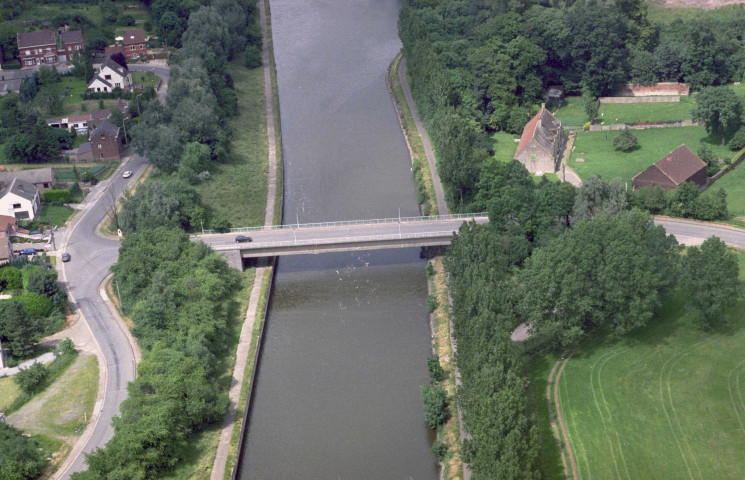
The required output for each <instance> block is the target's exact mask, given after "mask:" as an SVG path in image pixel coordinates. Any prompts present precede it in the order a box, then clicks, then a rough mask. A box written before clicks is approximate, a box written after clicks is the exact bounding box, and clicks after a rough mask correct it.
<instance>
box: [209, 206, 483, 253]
mask: <svg viewBox="0 0 745 480" xmlns="http://www.w3.org/2000/svg"><path fill="white" fill-rule="evenodd" d="M470 220H475V221H476V222H477V223H486V222H488V217H487V216H486V215H485V214H472V215H457V216H441V217H410V218H402V219H401V221H399V219H380V220H360V221H351V222H333V223H322V224H305V225H302V224H301V225H282V226H278V227H268V228H264V227H258V228H253V229H236V230H234V231H233V232H231V233H222V234H205V235H196V236H195V239H198V240H202V241H204V242H205V243H207V244H208V245H210V246H211V247H212V248H214V249H215V250H217V251H223V252H228V251H239V252H240V254H241V256H243V257H266V256H277V255H300V254H308V253H321V252H333V251H347V250H362V249H365V250H369V249H377V248H405V247H413V246H429V245H448V244H449V243H450V239H451V238H452V236H453V232H455V231H457V230H458V228H460V226H461V225H462V224H463V222H464V221H470ZM238 232H245V233H242V234H243V235H247V236H250V237H251V238H252V239H253V241H252V242H250V243H248V242H247V243H237V242H236V241H235V237H236V235H238V234H239V233H238Z"/></svg>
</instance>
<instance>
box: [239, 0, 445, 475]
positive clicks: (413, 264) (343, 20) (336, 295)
mask: <svg viewBox="0 0 745 480" xmlns="http://www.w3.org/2000/svg"><path fill="white" fill-rule="evenodd" d="M400 7H401V5H400V1H397V0H305V1H303V2H297V1H294V0H272V1H271V15H272V30H273V39H274V53H275V58H276V63H277V76H278V86H279V101H280V117H281V124H282V145H283V155H284V175H285V191H284V221H285V223H295V222H297V221H299V222H300V223H304V222H317V221H332V220H347V219H361V218H381V217H395V216H397V215H398V214H399V209H400V214H401V215H405V216H406V215H417V214H418V208H417V203H416V190H415V186H414V182H413V180H412V175H411V171H410V168H411V164H410V161H409V158H408V151H407V149H406V145H405V143H404V140H403V137H402V134H401V130H400V128H399V126H398V121H397V119H396V114H395V111H394V109H393V105H392V103H391V99H390V97H389V94H388V91H387V88H386V84H385V75H386V69H387V67H388V65H389V64H390V62H391V60H392V59H393V57H394V56H395V55H396V53H397V52H398V51H399V49H400V41H399V39H398V35H397V30H396V24H397V19H398V10H399V8H400ZM426 295H427V290H426V277H425V271H424V262H423V260H421V259H420V258H419V249H405V250H384V251H374V252H359V253H345V254H325V255H317V256H301V257H287V258H283V259H281V260H280V262H279V265H278V269H277V274H276V278H275V284H274V290H273V293H272V300H271V306H270V310H269V312H268V317H267V324H266V330H265V335H264V342H263V345H262V350H261V356H260V362H259V368H258V370H257V377H256V384H255V390H254V394H253V397H252V408H251V412H250V415H249V423H248V427H247V430H246V436H247V438H246V439H245V441H244V444H243V452H242V460H241V471H240V474H239V478H241V479H257V480H263V479H273V480H274V479H301V478H302V479H385V480H388V479H395V478H400V479H434V478H437V468H436V462H435V459H434V457H433V456H432V454H431V453H430V451H429V446H430V444H431V441H432V440H433V438H432V434H431V432H430V431H429V430H428V429H427V427H426V426H425V424H424V416H423V413H422V407H421V401H420V398H419V389H420V386H421V385H423V384H425V383H427V382H428V380H429V378H428V375H427V369H426V356H427V355H428V354H429V353H430V331H429V323H428V314H427V310H426V306H425V303H426V302H425V300H426Z"/></svg>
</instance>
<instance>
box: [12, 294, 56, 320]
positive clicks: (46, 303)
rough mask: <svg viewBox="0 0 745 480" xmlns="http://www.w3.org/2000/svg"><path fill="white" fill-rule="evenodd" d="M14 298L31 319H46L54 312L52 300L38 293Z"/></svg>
mask: <svg viewBox="0 0 745 480" xmlns="http://www.w3.org/2000/svg"><path fill="white" fill-rule="evenodd" d="M14 298H15V299H16V300H18V301H19V302H21V305H23V309H24V310H25V311H26V313H27V314H28V316H29V317H32V318H37V319H39V318H46V317H48V316H49V315H50V314H51V313H52V311H53V310H54V304H53V303H52V300H51V299H50V298H49V297H45V296H44V295H40V294H38V293H26V294H23V295H21V296H18V297H14Z"/></svg>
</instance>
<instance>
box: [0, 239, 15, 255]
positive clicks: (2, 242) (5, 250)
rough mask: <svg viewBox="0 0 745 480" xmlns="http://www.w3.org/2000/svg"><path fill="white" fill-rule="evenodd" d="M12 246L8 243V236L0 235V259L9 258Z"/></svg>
mask: <svg viewBox="0 0 745 480" xmlns="http://www.w3.org/2000/svg"><path fill="white" fill-rule="evenodd" d="M12 253H13V247H12V246H11V244H10V238H8V237H6V236H5V235H4V234H3V235H2V236H0V261H7V260H10V259H11V258H12V257H13V255H12Z"/></svg>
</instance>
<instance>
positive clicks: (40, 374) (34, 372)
mask: <svg viewBox="0 0 745 480" xmlns="http://www.w3.org/2000/svg"><path fill="white" fill-rule="evenodd" d="M48 376H49V372H48V371H47V367H45V366H44V364H42V363H34V364H33V365H31V366H30V367H28V368H22V369H21V371H20V372H18V373H17V374H16V375H15V376H14V377H13V381H14V382H15V383H16V385H18V388H20V389H21V390H22V391H23V393H26V394H28V395H33V394H34V393H36V392H39V391H41V389H43V388H44V384H45V382H46V379H47V377H48Z"/></svg>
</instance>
